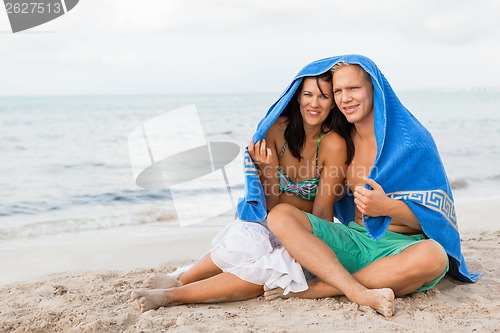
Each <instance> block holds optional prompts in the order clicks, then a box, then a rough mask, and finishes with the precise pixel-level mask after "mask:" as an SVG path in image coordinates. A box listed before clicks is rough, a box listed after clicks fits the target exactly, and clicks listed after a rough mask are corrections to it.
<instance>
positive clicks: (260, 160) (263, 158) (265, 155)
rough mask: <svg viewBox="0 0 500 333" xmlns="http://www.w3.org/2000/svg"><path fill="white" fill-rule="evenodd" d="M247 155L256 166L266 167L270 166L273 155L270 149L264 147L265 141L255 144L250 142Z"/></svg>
mask: <svg viewBox="0 0 500 333" xmlns="http://www.w3.org/2000/svg"><path fill="white" fill-rule="evenodd" d="M248 153H249V154H250V157H251V158H252V160H253V162H254V163H255V164H256V165H257V166H259V167H266V166H269V165H271V161H272V156H273V154H272V152H271V148H268V147H267V146H266V139H262V141H257V143H255V144H254V143H253V141H250V143H249V144H248Z"/></svg>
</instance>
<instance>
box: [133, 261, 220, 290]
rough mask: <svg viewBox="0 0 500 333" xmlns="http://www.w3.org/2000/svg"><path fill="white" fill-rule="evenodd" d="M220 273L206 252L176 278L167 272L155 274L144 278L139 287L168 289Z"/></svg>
mask: <svg viewBox="0 0 500 333" xmlns="http://www.w3.org/2000/svg"><path fill="white" fill-rule="evenodd" d="M220 273H222V270H221V269H220V268H219V267H218V266H217V265H215V264H214V262H213V261H212V258H211V256H210V253H208V254H206V255H204V256H203V257H202V258H201V259H200V260H198V261H197V262H196V263H195V264H194V265H193V266H192V267H190V268H189V269H188V270H187V271H186V272H184V273H182V274H181V275H180V276H179V277H178V278H175V277H172V276H170V275H169V274H159V275H155V276H152V277H149V278H147V279H146V280H144V282H143V283H142V285H141V288H148V289H168V288H173V287H179V286H181V285H186V284H188V283H191V282H195V281H200V280H204V279H206V278H209V277H212V276H215V275H217V274H220Z"/></svg>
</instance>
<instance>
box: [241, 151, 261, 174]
mask: <svg viewBox="0 0 500 333" xmlns="http://www.w3.org/2000/svg"><path fill="white" fill-rule="evenodd" d="M243 159H244V163H245V176H258V174H257V169H256V168H255V164H254V163H253V161H252V158H251V157H250V154H249V153H248V150H246V151H245V156H244V158H243Z"/></svg>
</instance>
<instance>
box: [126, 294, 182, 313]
mask: <svg viewBox="0 0 500 333" xmlns="http://www.w3.org/2000/svg"><path fill="white" fill-rule="evenodd" d="M130 300H131V301H137V304H138V305H139V308H140V310H141V312H146V311H149V310H156V309H158V308H160V307H162V306H166V305H169V304H172V301H171V300H170V298H169V293H168V290H165V289H155V290H147V289H137V290H134V291H133V292H132V294H131V295H130Z"/></svg>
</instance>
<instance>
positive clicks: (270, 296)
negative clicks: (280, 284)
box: [264, 285, 293, 301]
mask: <svg viewBox="0 0 500 333" xmlns="http://www.w3.org/2000/svg"><path fill="white" fill-rule="evenodd" d="M284 291H285V290H284V289H283V288H274V289H271V288H269V287H268V286H266V285H264V298H265V300H266V301H273V300H275V299H278V298H283V299H284V298H289V297H292V296H293V293H288V294H286V295H283V292H284Z"/></svg>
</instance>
